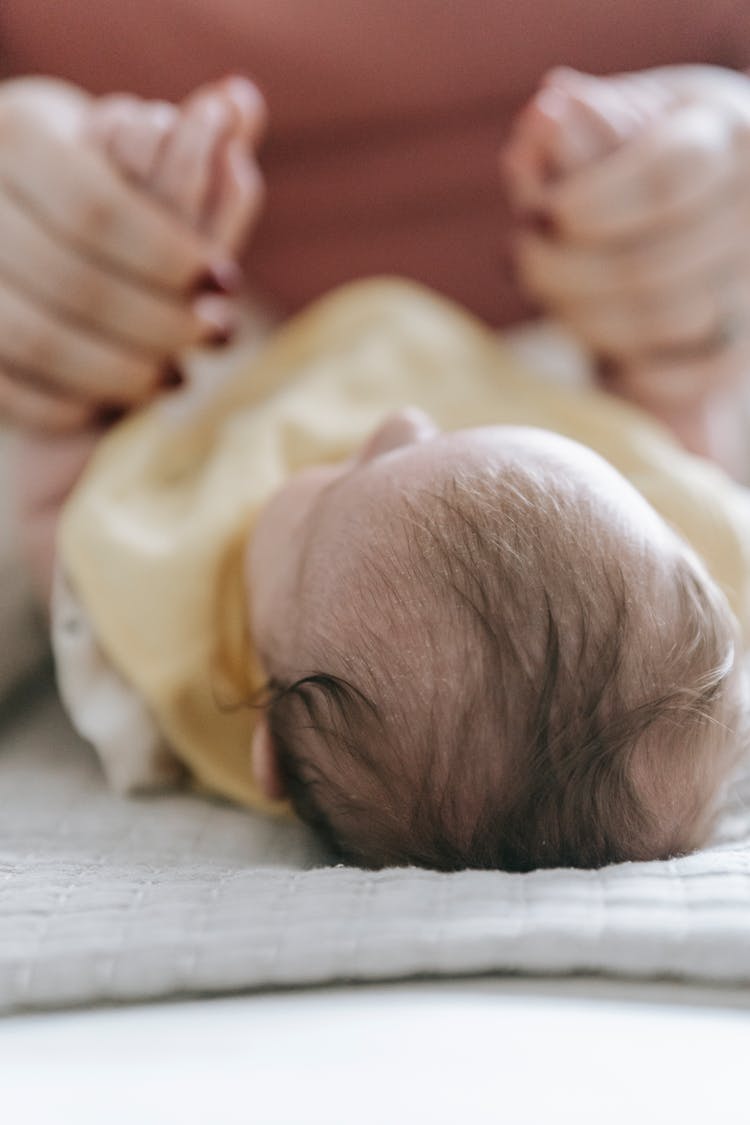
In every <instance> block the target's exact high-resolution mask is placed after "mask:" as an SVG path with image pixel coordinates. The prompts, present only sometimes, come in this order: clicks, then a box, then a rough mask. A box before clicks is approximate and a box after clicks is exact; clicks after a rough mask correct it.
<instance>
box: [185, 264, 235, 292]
mask: <svg viewBox="0 0 750 1125" xmlns="http://www.w3.org/2000/svg"><path fill="white" fill-rule="evenodd" d="M242 281H243V274H242V270H241V269H240V268H239V266H237V265H235V263H234V262H230V261H226V262H214V263H213V265H211V266H209V267H208V269H206V270H204V271H203V273H201V274H199V275H198V277H197V278H196V280H195V282H194V283H193V290H194V292H196V293H236V292H237V290H238V289H241V287H242Z"/></svg>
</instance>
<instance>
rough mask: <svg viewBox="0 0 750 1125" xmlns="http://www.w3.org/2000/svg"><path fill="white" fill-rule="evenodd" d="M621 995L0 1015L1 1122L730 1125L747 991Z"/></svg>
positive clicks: (550, 989)
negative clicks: (4, 1017) (0, 1019)
mask: <svg viewBox="0 0 750 1125" xmlns="http://www.w3.org/2000/svg"><path fill="white" fill-rule="evenodd" d="M587 992H589V993H593V995H589V996H587V995H586V993H587ZM608 993H609V994H608ZM631 995H633V992H632V990H629V989H625V988H623V987H621V988H619V989H617V988H615V989H612V988H610V989H607V987H606V986H602V985H601V984H599V983H597V982H575V983H572V984H570V985H568V986H567V987H566V986H560V985H555V983H554V982H549V983H544V984H538V985H537V986H534V985H533V984H530V983H529V982H519V981H506V982H504V983H503V982H492V981H467V982H463V983H443V984H432V983H425V984H411V985H400V986H378V987H370V988H359V989H354V988H352V989H333V990H329V991H308V992H301V993H286V994H283V993H282V994H276V995H260V996H248V997H232V998H230V999H223V1000H212V1001H209V1000H204V1001H202V1002H199V1003H196V1002H192V1003H181V1004H171V1005H165V1004H159V1005H153V1006H148V1007H130V1008H126V1009H119V1010H103V1011H96V1012H71V1013H62V1014H57V1015H48V1016H29V1017H16V1018H13V1019H9V1020H6V1021H3V1022H0V1075H2V1101H3V1119H4V1120H5V1121H9V1122H23V1123H24V1125H37V1123H39V1125H41V1123H46V1122H55V1123H63V1125H64V1123H67V1122H71V1123H75V1125H101V1123H102V1122H107V1123H108V1125H119V1123H122V1125H125V1123H127V1125H132V1123H133V1122H138V1123H139V1125H148V1123H151V1122H154V1123H159V1125H169V1123H171V1122H175V1123H177V1122H179V1123H180V1125H192V1123H196V1125H198V1123H201V1125H204V1123H206V1122H210V1121H218V1122H221V1123H222V1125H233V1123H234V1122H238V1123H239V1122H242V1123H243V1125H244V1123H246V1122H258V1123H260V1125H280V1123H282V1122H283V1123H284V1125H302V1123H305V1125H316V1123H321V1125H322V1123H325V1125H338V1123H341V1125H370V1123H373V1125H375V1123H377V1125H384V1123H386V1122H393V1123H395V1125H399V1123H404V1125H407V1123H408V1125H417V1123H419V1122H429V1123H430V1125H442V1123H445V1125H463V1123H464V1122H465V1123H467V1125H482V1123H484V1122H507V1123H509V1125H541V1123H542V1122H545V1121H560V1122H568V1121H570V1122H575V1123H576V1125H588V1123H592V1125H593V1123H596V1125H605V1123H606V1125H634V1123H636V1122H638V1121H643V1122H647V1123H650V1122H659V1125H678V1123H679V1125H698V1123H701V1125H704V1123H709V1122H710V1123H713V1122H724V1121H743V1120H745V1119H746V1117H747V1116H748V1115H749V1114H750V1106H748V1104H747V1101H748V1099H747V1077H746V1076H747V1062H748V1048H749V1047H750V1012H748V1011H747V1010H746V1009H747V1004H748V996H747V994H742V995H733V994H730V993H727V994H724V995H721V994H716V993H714V994H713V995H703V994H701V993H700V992H697V991H695V990H693V991H692V992H691V991H688V992H686V991H685V990H676V989H667V988H664V987H662V988H654V989H652V990H650V991H649V990H644V989H643V988H641V989H640V990H638V991H636V992H635V996H636V997H638V998H636V999H630V997H631ZM644 996H645V998H644ZM731 1005H737V1008H736V1009H735V1010H732V1007H731ZM743 1009H745V1010H743Z"/></svg>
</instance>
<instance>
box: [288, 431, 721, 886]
mask: <svg viewBox="0 0 750 1125" xmlns="http://www.w3.org/2000/svg"><path fill="white" fill-rule="evenodd" d="M488 432H489V431H488ZM473 433H476V434H481V433H483V431H475V432H473ZM440 440H441V442H442V443H443V444H442V446H440V447H439V448H437V450H436V452H434V453H433V461H434V464H433V466H432V471H430V472H428V473H427V474H426V475H425V474H423V475H422V476H421V477H420V475H419V473H418V472H416V471H415V464H416V462H415V460H414V458H412V459H411V460H410V459H409V454H408V451H407V454H405V455H404V456H403V457H402V458H400V459H399V458H398V457H396V456H394V457H393V458H392V463H391V464H389V465H386V466H384V467H382V471H383V472H385V473H386V475H389V477H390V479H389V481H388V482H387V483H388V487H386V488H385V489H384V490H382V489H381V491H380V492H378V487H381V486H380V485H378V482H377V481H375V482H374V483H373V481H372V480H370V481H369V482H368V481H365V483H366V485H367V488H366V492H367V494H368V496H369V502H368V503H366V504H365V505H364V511H363V513H362V514H361V519H360V523H361V526H360V527H359V528H358V529H357V528H355V529H354V533H353V534H352V535H351V536H350V538H349V539H348V541H347V542H348V548H349V549H348V550H347V551H343V550H342V539H341V536H342V529H341V526H340V525H337V524H336V517H335V515H334V516H332V517H331V520H330V522H329V524H327V523H326V518H325V514H323V516H322V518H321V519H320V523H319V532H318V533H317V534H316V535H315V536H313V539H312V541H311V543H310V552H311V555H312V556H313V557H312V558H311V559H309V560H307V561H306V565H305V566H304V575H303V581H302V584H301V588H300V590H299V591H298V593H299V597H300V607H299V608H300V611H301V612H300V613H299V614H298V621H299V623H300V624H299V627H298V632H297V639H296V644H297V651H298V652H299V654H300V655H299V661H298V663H297V666H296V667H295V668H294V670H293V674H291V675H290V674H287V675H276V676H273V675H272V680H273V682H272V688H273V692H272V697H271V701H270V704H269V707H268V726H269V730H270V735H271V739H272V742H273V745H274V748H275V753H276V755H277V759H278V767H279V771H280V773H281V776H282V779H283V782H284V783H285V785H286V788H287V789H288V791H289V793H290V796H291V797H292V800H293V802H294V804H295V805H296V807H297V809H298V811H299V812H300V814H301V815H302V817H303V818H304V819H306V820H307V821H309V822H310V823H312V824H313V825H314V826H315V827H316V828H317V829H318V830H319V831H320V832H321V833H322V834H323V835H324V836H325V837H326V839H327V840H328V841H329V843H330V844H331V845H332V847H333V849H334V850H335V851H336V852H338V853H339V854H340V855H341V856H342V857H343V858H346V859H349V860H352V861H354V862H357V863H360V864H364V865H367V866H381V865H385V864H404V863H416V864H420V865H425V866H431V867H438V868H444V869H457V868H462V867H467V866H468V867H490V868H496V867H498V868H504V869H508V870H527V869H530V868H533V867H539V866H557V865H560V864H572V865H577V866H600V865H602V864H605V863H607V862H613V861H617V860H623V859H647V858H654V857H656V856H666V855H671V854H675V853H678V852H681V851H685V850H688V849H690V848H691V847H693V846H695V845H696V844H697V843H699V842H700V840H701V838H702V836H703V835H704V834H705V831H706V825H707V823H708V821H709V820H710V815H711V811H712V809H713V806H714V804H715V799H716V793H717V790H718V788H719V786H720V784H721V782H722V781H723V779H724V777H725V776H726V774H727V772H728V770H729V769H730V767H731V764H732V762H733V761H734V755H735V746H736V744H737V729H738V725H739V720H740V709H741V702H740V690H739V679H738V672H737V667H736V665H737V661H736V660H735V655H734V653H735V626H734V621H733V618H732V615H731V612H730V611H729V608H728V606H727V605H726V602H725V600H724V599H723V596H722V595H721V594H720V592H719V591H718V589H717V588H716V587H715V585H714V584H713V582H712V581H711V579H710V578H709V577H708V575H707V573H706V572H705V571H704V569H703V567H702V566H701V564H700V563H699V562H698V561H697V560H696V559H695V558H694V557H693V556H692V554H691V552H690V551H689V549H688V548H687V547H686V546H685V545H684V544H683V543H682V541H681V540H679V539H677V537H676V536H674V535H672V533H671V532H670V531H669V530H668V528H667V527H666V525H665V524H664V523H663V522H662V521H661V519H660V518H659V517H658V516H657V515H656V513H655V512H654V511H653V510H652V509H651V508H650V507H649V505H648V504H647V503H646V502H645V501H644V500H643V499H642V498H641V497H640V496H639V495H638V494H637V493H636V492H635V491H634V490H633V489H632V488H631V487H630V486H629V485H628V484H627V482H626V481H625V480H624V479H623V478H622V477H620V476H619V474H617V473H616V472H615V471H614V470H613V469H612V468H611V467H609V466H608V465H607V464H606V463H605V462H603V461H601V459H600V458H598V457H597V456H596V455H595V454H593V453H590V452H589V451H588V450H585V449H584V448H583V447H581V446H578V445H577V444H576V443H573V442H570V441H568V440H566V439H564V438H559V437H557V436H556V435H552V434H546V433H544V432H541V431H532V430H528V431H526V430H524V431H521V430H518V431H516V430H510V429H509V428H504V433H503V435H502V440H501V442H500V444H497V442H495V444H493V442H491V441H488V440H486V441H484V443H483V441H482V440H479V439H476V440H475V442H474V446H473V447H472V455H471V456H467V455H466V450H465V449H464V448H463V447H462V445H461V442H462V441H464V440H465V439H464V438H462V436H461V435H445V436H444V437H443V438H441V439H440ZM466 440H468V439H466ZM493 441H494V439H493ZM417 454H420V451H417V453H416V454H415V456H416V455H417ZM420 455H421V454H420ZM332 499H333V498H332ZM342 502H343V501H342ZM350 514H351V513H350ZM319 515H320V513H319ZM331 542H333V543H334V544H335V551H336V562H335V565H332V564H331V561H330V558H329V556H328V554H327V549H328V547H329V546H330V544H331ZM327 560H328V565H326V561H327ZM271 671H272V673H273V669H271Z"/></svg>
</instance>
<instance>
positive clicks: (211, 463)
mask: <svg viewBox="0 0 750 1125" xmlns="http://www.w3.org/2000/svg"><path fill="white" fill-rule="evenodd" d="M409 404H414V405H418V406H421V407H423V408H424V409H425V410H427V411H428V412H429V413H430V414H431V415H432V416H433V417H434V418H435V420H436V422H437V423H438V424H439V425H440V426H441V427H443V428H446V429H454V428H460V427H464V426H472V425H482V424H488V423H509V424H526V425H533V426H541V427H544V428H547V429H551V430H556V431H558V432H559V433H561V434H565V435H567V436H569V437H572V438H575V439H577V440H578V441H581V442H584V443H585V444H587V445H589V446H590V447H591V448H593V449H595V450H596V451H597V452H599V453H601V454H602V455H603V456H605V457H606V458H607V459H608V460H609V461H610V462H611V463H612V464H613V465H615V467H616V468H618V469H619V470H620V471H621V472H622V473H623V474H624V475H625V476H626V477H628V478H629V479H630V481H631V482H632V483H633V484H634V485H635V486H636V487H637V488H638V489H639V490H640V491H641V492H642V493H643V495H644V496H645V497H646V498H647V499H648V500H649V501H650V502H651V503H652V504H653V505H654V507H655V508H656V509H657V510H658V511H659V512H660V513H661V514H662V515H663V516H664V517H665V518H666V519H667V520H668V521H669V522H670V523H671V524H672V525H673V526H675V527H676V528H677V529H678V530H679V531H681V532H682V533H683V535H684V536H685V537H686V538H687V539H688V540H689V541H690V542H691V543H692V545H693V546H694V547H695V548H696V549H697V551H698V553H699V554H700V555H702V557H703V558H704V560H705V561H706V563H707V565H708V567H709V569H710V570H711V571H712V573H713V575H714V577H715V578H716V579H717V580H718V582H719V583H720V584H721V586H722V587H723V589H724V590H725V592H726V593H727V595H728V596H729V599H730V601H731V603H732V605H733V607H734V610H735V612H736V613H737V615H738V617H739V619H740V621H741V623H742V626H743V629H744V631H745V636H746V637H747V636H748V633H749V632H750V596H749V594H750V590H749V587H748V575H749V574H750V567H749V566H748V562H749V560H750V527H749V526H748V524H749V523H750V521H748V507H747V504H746V501H745V498H744V494H743V491H742V490H741V489H740V488H739V487H738V486H735V485H734V484H732V483H731V482H730V481H729V480H728V479H727V478H726V477H725V476H724V474H723V473H721V472H720V471H719V470H717V469H715V468H713V467H712V466H710V465H709V464H707V463H705V462H703V461H701V460H699V459H697V458H694V457H690V456H688V455H687V454H685V453H683V452H681V451H680V449H679V448H678V447H677V445H676V443H675V442H674V441H673V440H672V439H671V437H670V436H669V435H668V434H667V433H666V432H665V431H663V430H662V429H661V428H660V427H659V426H657V425H656V424H655V423H653V422H652V421H651V420H650V419H648V418H647V417H646V416H645V415H643V414H641V413H640V412H639V411H636V410H634V409H632V408H630V407H628V406H626V405H625V404H623V403H621V402H619V401H616V400H615V399H612V398H610V397H608V396H606V395H604V394H601V393H598V392H595V391H584V392H580V391H576V392H572V391H567V390H564V389H560V388H556V387H551V386H549V385H548V384H543V383H540V382H539V381H538V380H536V379H535V378H534V377H533V376H530V375H529V374H528V373H526V372H524V370H523V369H522V368H520V367H519V365H518V364H517V363H516V361H515V360H514V359H513V358H512V357H510V356H509V354H508V352H507V351H506V350H505V349H504V347H503V346H502V345H501V344H499V343H498V341H497V338H496V337H495V336H494V335H493V334H492V333H491V332H490V331H489V330H488V329H486V328H484V327H483V326H482V325H481V324H480V323H479V322H477V321H476V320H474V319H473V318H471V317H470V316H467V315H466V314H464V313H463V312H461V311H460V310H459V309H457V308H456V307H454V306H453V305H451V304H449V303H448V302H446V301H444V300H442V299H440V298H437V297H435V296H433V295H432V294H430V293H428V292H426V291H425V290H423V289H421V288H419V287H417V286H415V285H411V284H409V283H405V282H397V281H370V282H360V283H357V284H354V285H350V286H348V287H347V288H344V289H342V290H340V291H339V292H337V293H334V294H333V295H332V296H329V297H327V298H326V299H324V300H322V301H320V302H319V303H317V304H316V305H314V306H313V307H312V308H311V309H309V310H308V311H307V312H305V313H303V314H302V315H300V316H298V317H296V318H295V319H294V320H293V321H292V322H291V323H289V324H288V325H287V326H286V327H285V328H283V329H282V330H281V331H280V332H279V333H278V334H277V335H276V336H275V337H274V338H273V339H272V340H271V342H270V343H269V344H268V345H267V346H266V348H265V349H264V350H263V351H262V352H261V354H260V355H258V356H256V357H255V358H254V359H252V360H251V361H247V362H245V363H244V364H243V365H242V366H241V367H240V368H239V369H238V370H237V372H236V374H235V375H234V376H233V378H231V379H230V380H229V381H228V383H226V384H225V385H223V387H222V388H221V390H220V391H219V392H218V393H217V395H216V397H215V398H214V400H213V401H212V402H211V403H209V404H208V405H207V406H206V408H205V409H204V410H202V411H201V412H200V414H199V416H193V417H186V418H184V419H183V420H182V421H181V422H180V423H177V422H176V421H175V419H174V417H169V416H168V415H167V414H166V413H165V411H164V410H163V409H162V408H160V407H159V406H158V405H157V406H154V407H151V408H149V409H147V410H144V411H143V412H141V413H140V414H138V415H136V416H134V417H133V418H132V419H130V420H128V421H126V422H124V423H123V424H121V425H120V426H118V427H117V428H116V430H115V431H114V432H113V433H112V434H111V435H110V436H108V437H107V438H106V440H104V441H103V442H102V444H101V446H100V447H99V449H98V451H97V453H96V455H95V457H94V458H93V460H92V462H91V465H90V467H89V469H88V470H87V472H86V474H85V475H84V477H83V479H82V480H81V482H80V484H79V485H78V487H77V488H76V490H75V492H74V494H73V495H72V497H71V499H70V500H69V501H68V503H67V505H66V508H65V511H64V514H63V519H62V524H61V534H60V551H61V558H62V564H63V567H64V569H65V572H66V573H67V575H68V577H69V579H70V580H71V581H72V583H73V585H74V587H75V589H76V591H77V593H78V595H79V597H80V598H81V599H82V601H83V603H84V605H85V606H86V609H87V610H88V613H89V615H90V617H91V620H92V622H93V626H94V629H95V631H96V634H97V637H98V639H99V643H100V644H101V646H102V648H103V649H104V651H105V652H106V653H107V654H108V656H109V658H110V659H111V661H112V662H113V664H114V665H115V667H116V668H117V669H118V670H119V671H120V672H121V674H122V675H123V676H124V677H125V678H126V679H127V680H128V681H129V682H130V683H131V684H132V685H133V686H134V687H135V688H136V689H137V690H139V691H140V692H141V693H142V695H143V696H144V698H145V699H146V700H147V701H148V703H149V705H150V707H151V709H152V712H153V714H154V716H155V717H156V720H157V722H158V724H159V726H160V728H161V730H162V733H163V734H164V736H165V738H166V740H167V741H168V742H169V743H170V744H171V746H172V748H173V749H174V751H175V753H176V754H177V755H178V756H179V757H180V758H181V759H182V760H183V761H184V762H185V763H186V764H187V765H188V767H189V768H190V769H191V771H192V773H193V775H194V776H195V778H196V779H197V780H198V782H199V783H201V784H203V785H205V786H207V787H208V788H210V789H212V790H215V791H217V792H219V793H222V794H224V795H226V796H228V797H231V798H233V799H235V800H237V801H240V802H243V803H246V804H250V805H252V806H254V807H266V805H267V802H264V801H263V799H262V798H261V797H260V795H259V794H258V792H257V790H256V788H255V786H254V785H253V782H252V779H251V776H250V768H249V748H250V741H251V734H252V724H253V711H252V709H250V708H248V707H246V706H239V704H242V703H243V702H245V701H246V700H248V699H249V698H250V697H251V696H252V694H253V692H254V691H256V690H257V689H258V688H259V687H260V685H261V682H262V681H261V676H260V672H259V669H258V668H257V667H256V664H255V660H254V657H253V653H252V646H251V644H250V642H249V637H248V635H247V626H246V619H247V608H246V602H245V594H244V590H243V581H242V553H243V549H244V545H245V542H246V539H247V536H248V533H249V532H250V530H251V528H252V524H253V520H254V518H255V516H256V514H257V513H258V511H259V509H260V508H261V507H262V506H263V504H264V502H265V501H266V499H267V498H268V497H269V496H270V495H271V493H273V492H274V490H275V489H276V488H277V487H278V486H279V485H280V484H282V482H283V481H284V480H285V479H286V478H287V477H288V476H289V474H290V473H293V472H294V471H295V470H297V469H300V468H302V467H303V466H305V465H309V464H314V463H320V462H324V461H338V460H340V459H342V458H344V457H346V456H348V455H349V454H350V453H351V451H352V450H353V448H355V447H356V446H357V445H358V444H359V443H360V442H361V441H362V440H363V439H364V438H365V437H366V435H367V434H368V433H370V431H371V430H372V429H373V428H374V427H375V426H376V425H377V423H378V422H379V421H380V420H381V419H382V418H383V417H384V416H385V415H386V414H387V413H388V412H390V411H391V410H393V409H395V408H398V407H401V406H404V405H409Z"/></svg>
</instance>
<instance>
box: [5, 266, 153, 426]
mask: <svg viewBox="0 0 750 1125" xmlns="http://www.w3.org/2000/svg"><path fill="white" fill-rule="evenodd" d="M0 364H2V365H3V366H4V367H6V368H10V369H16V368H18V369H20V371H22V372H24V373H26V374H28V375H29V376H30V377H31V378H32V380H33V379H39V380H41V381H42V382H44V383H47V384H49V382H50V381H51V380H54V383H55V387H56V390H57V391H58V392H62V394H63V395H64V396H65V397H73V398H79V399H83V400H84V401H90V402H96V403H101V402H110V403H114V404H118V405H131V404H136V403H140V402H142V401H143V400H144V399H146V398H147V397H148V396H149V395H150V394H151V393H152V392H153V390H154V388H155V387H156V385H157V384H158V382H159V378H160V375H161V372H160V364H159V362H158V361H154V360H153V359H148V358H145V357H144V356H143V355H142V354H139V353H137V352H134V351H132V350H130V349H128V348H125V347H123V346H118V345H116V344H114V343H112V342H110V341H107V340H104V339H102V338H101V337H97V336H95V335H93V334H92V333H90V332H88V331H87V330H86V329H84V328H82V327H80V326H77V325H73V324H68V323H66V322H65V321H62V320H60V319H59V318H56V317H55V316H54V314H53V313H52V312H50V311H49V310H47V309H45V308H44V307H43V306H41V305H39V304H38V303H37V302H35V301H33V300H32V299H30V298H29V297H28V296H26V295H25V294H23V293H22V292H20V291H19V290H18V289H16V288H15V287H13V286H11V285H8V284H7V283H6V282H4V281H2V279H0Z"/></svg>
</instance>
